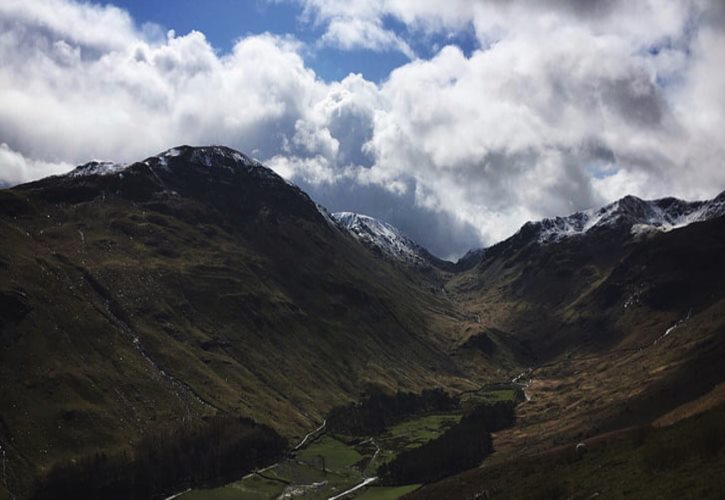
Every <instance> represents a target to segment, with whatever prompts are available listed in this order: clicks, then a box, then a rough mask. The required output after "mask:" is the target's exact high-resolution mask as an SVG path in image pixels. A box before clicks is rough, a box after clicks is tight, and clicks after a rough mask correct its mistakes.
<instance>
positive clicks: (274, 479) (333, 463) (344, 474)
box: [180, 413, 461, 500]
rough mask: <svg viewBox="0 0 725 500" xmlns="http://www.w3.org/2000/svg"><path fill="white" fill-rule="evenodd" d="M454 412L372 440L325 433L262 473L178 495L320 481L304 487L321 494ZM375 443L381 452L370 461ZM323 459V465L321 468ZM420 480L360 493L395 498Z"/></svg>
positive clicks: (231, 498) (417, 440) (235, 496)
mask: <svg viewBox="0 0 725 500" xmlns="http://www.w3.org/2000/svg"><path fill="white" fill-rule="evenodd" d="M460 418H461V416H460V415H459V414H457V413H445V414H432V415H421V416H416V417H412V418H410V419H408V420H405V421H403V422H400V423H398V424H397V425H395V426H393V427H391V428H390V429H389V430H388V431H387V432H386V433H385V434H384V435H382V436H380V437H377V438H375V439H374V441H372V440H370V439H361V438H359V437H351V436H346V437H343V436H334V435H328V434H325V435H323V436H322V437H320V438H319V439H318V440H316V441H314V442H312V443H311V444H309V445H308V446H307V447H305V448H304V449H303V450H301V451H299V452H298V453H297V454H296V456H295V457H294V458H292V459H288V460H285V461H283V462H281V463H280V464H279V465H278V466H276V467H274V468H272V469H268V470H266V471H264V472H263V473H262V475H263V476H264V477H262V476H260V475H259V474H255V475H253V476H250V477H248V478H246V479H243V480H241V481H237V482H235V483H232V484H229V485H227V486H224V487H222V488H216V489H210V490H198V491H192V492H189V493H186V494H184V495H182V496H181V497H180V498H181V499H183V500H202V499H211V500H256V499H262V498H273V497H276V496H279V495H281V494H282V493H283V492H284V490H285V486H286V484H289V485H291V486H292V487H295V486H296V487H301V486H302V487H304V486H303V485H311V484H313V483H322V482H325V483H326V484H325V485H324V486H321V487H318V488H315V489H311V490H309V491H306V492H305V494H304V496H305V498H320V499H325V498H329V497H330V496H333V495H335V494H338V493H340V492H342V491H344V490H346V489H348V488H351V487H353V486H355V485H356V484H358V483H359V482H360V481H362V479H363V474H362V471H363V470H364V471H365V472H366V473H367V474H368V475H372V474H374V471H375V470H376V469H377V467H379V466H380V465H381V464H383V463H385V462H387V461H388V460H392V459H393V458H394V457H395V456H396V455H397V453H399V452H400V451H402V450H404V449H407V448H414V447H416V446H420V445H422V444H424V443H426V442H428V441H430V440H431V439H434V438H436V437H438V436H439V435H440V434H442V433H443V432H444V431H445V430H446V429H447V428H449V427H450V426H452V425H454V424H455V423H457V422H458V421H459V420H460ZM376 444H377V446H379V447H380V453H379V454H378V455H377V458H376V459H375V463H370V460H371V458H372V457H373V456H374V454H375V451H376V450H377V448H376ZM323 464H324V469H323ZM418 486H419V485H408V486H402V487H396V488H386V487H370V488H368V489H367V490H366V491H365V492H363V493H362V494H361V497H362V498H372V499H381V500H383V499H394V498H399V497H400V496H402V495H405V494H406V493H409V492H411V491H413V490H415V489H416V488H417V487H418Z"/></svg>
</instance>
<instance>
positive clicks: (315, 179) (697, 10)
mask: <svg viewBox="0 0 725 500" xmlns="http://www.w3.org/2000/svg"><path fill="white" fill-rule="evenodd" d="M292 1H295V0H292ZM296 1H297V3H299V4H301V5H302V10H301V15H302V18H303V20H306V21H307V24H313V25H314V26H316V27H317V28H319V27H321V28H322V32H323V35H322V39H321V40H320V43H321V44H323V45H325V46H328V47H329V46H333V47H338V48H339V49H340V50H348V49H369V50H374V51H388V50H396V51H400V52H403V53H406V54H407V55H408V56H409V57H410V58H411V60H410V61H409V62H408V63H406V64H403V65H401V66H400V67H398V68H397V69H396V70H394V71H393V72H392V73H391V75H390V76H389V78H387V79H386V80H385V81H383V82H381V83H374V82H370V81H367V80H366V79H365V78H364V77H363V76H361V75H356V74H351V75H349V76H347V77H346V78H344V79H342V80H340V81H333V82H324V81H322V80H321V79H320V78H319V77H318V76H317V75H316V74H315V72H314V71H313V70H312V69H311V68H310V67H309V66H308V64H307V63H306V62H305V59H304V56H303V54H305V53H306V51H308V50H314V47H312V48H310V47H303V46H302V45H301V43H300V42H299V41H298V40H297V39H295V38H294V36H293V35H290V36H278V35H272V34H262V35H254V36H246V37H243V38H241V39H239V40H238V41H237V42H236V44H235V45H234V47H233V49H232V50H230V51H229V52H228V53H224V54H221V53H219V52H217V51H215V50H214V49H213V47H212V46H211V45H210V44H209V42H208V41H207V39H206V37H205V36H204V34H203V33H200V32H195V31H194V32H191V33H186V34H176V33H174V32H173V31H172V32H169V33H162V32H161V30H160V28H159V27H158V26H154V25H146V26H138V25H137V24H136V23H135V22H134V20H133V19H132V18H131V17H130V16H129V14H128V13H126V12H125V11H124V10H122V9H119V8H116V7H113V6H110V5H108V6H96V5H92V4H88V3H81V2H77V1H74V0H38V1H33V2H27V1H19V0H5V1H3V2H2V3H0V61H2V64H0V143H2V146H0V182H1V183H3V184H13V183H18V182H22V181H28V180H32V179H36V178H38V177H41V176H44V175H49V174H53V173H58V172H60V171H62V170H64V169H69V168H71V165H73V164H78V163H83V162H86V161H88V160H90V159H108V160H113V161H119V162H127V161H133V160H138V159H142V158H144V157H145V156H148V155H151V154H154V153H156V152H159V151H162V150H165V149H167V148H169V147H172V146H175V145H178V144H183V143H188V144H226V145H229V146H231V147H235V148H238V149H240V150H243V151H245V152H247V153H249V154H251V155H253V156H255V157H257V158H259V159H260V160H262V161H266V162H267V163H268V164H270V166H272V167H273V168H275V169H276V170H277V171H278V172H280V173H281V174H282V175H284V176H286V177H287V178H290V179H292V180H293V181H295V182H297V183H298V184H300V185H301V186H302V187H303V188H305V189H306V190H308V191H309V192H310V193H311V194H312V196H313V197H314V198H316V199H317V200H318V201H320V202H322V203H323V204H326V205H328V206H329V208H330V209H332V210H356V211H362V212H366V213H369V214H370V215H373V216H378V217H381V218H384V219H385V220H388V221H389V222H391V223H393V224H396V225H398V226H400V227H401V229H402V230H403V231H404V232H407V233H408V234H409V235H410V236H411V237H413V238H415V239H417V240H419V241H420V242H421V243H422V244H424V245H426V246H428V247H430V248H431V250H433V251H434V252H435V253H438V254H439V255H442V256H452V255H458V254H461V253H463V252H464V251H465V250H466V249H467V248H470V247H472V246H477V245H485V244H491V243H494V242H495V241H496V240H498V239H500V238H503V237H506V236H508V235H510V234H512V233H513V232H514V231H515V230H516V229H518V227H519V226H520V225H521V224H522V223H524V222H525V221H526V220H528V219H535V218H540V217H545V216H553V215H561V214H566V213H568V212H572V211H575V210H580V209H584V208H590V207H592V206H596V205H598V204H603V203H605V202H609V201H612V200H613V199H615V198H617V197H620V196H623V195H625V194H635V195H640V196H646V197H657V196H665V195H677V196H682V197H687V198H701V197H708V196H712V195H714V194H717V192H719V191H721V190H722V189H723V188H725V165H723V161H724V160H725V143H724V142H723V141H722V138H721V135H722V132H721V131H722V130H725V92H723V89H725V71H723V69H722V63H721V61H723V60H725V8H724V7H723V6H722V4H721V3H717V2H709V1H706V0H668V1H665V0H638V1H634V2H628V1H624V0H606V1H605V0H594V1H591V2H580V1H575V0H564V1H554V0H543V1H533V0H514V1H511V2H500V1H496V0H490V1H488V0H478V1H469V0H449V1H448V2H438V1H433V0H417V1H413V0H348V1H345V2H343V1H339V0H296ZM391 19H393V20H394V21H395V23H392V24H391V23H390V22H389V21H390V20H391ZM303 24H304V23H303ZM393 24H394V25H395V26H397V27H398V28H397V29H392V28H391V27H390V26H391V25H393ZM400 26H402V27H403V29H400ZM471 28H472V30H471ZM460 30H471V31H472V32H474V33H475V36H476V40H477V46H476V47H474V48H473V50H470V51H467V52H464V51H462V50H461V49H459V48H458V47H456V46H454V45H449V46H443V47H442V48H440V49H439V50H438V49H436V50H435V51H434V52H435V54H434V55H433V57H431V58H429V59H419V58H416V54H415V53H414V51H413V49H411V47H412V46H420V45H415V44H414V43H413V42H414V41H415V42H416V43H418V44H420V43H426V42H425V41H426V40H433V39H435V40H437V41H438V42H440V40H442V39H446V37H447V35H448V34H451V33H456V32H458V31H460ZM438 42H436V43H438Z"/></svg>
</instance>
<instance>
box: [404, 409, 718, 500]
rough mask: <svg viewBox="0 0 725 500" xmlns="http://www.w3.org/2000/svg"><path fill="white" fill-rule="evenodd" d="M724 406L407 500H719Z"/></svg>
mask: <svg viewBox="0 0 725 500" xmlns="http://www.w3.org/2000/svg"><path fill="white" fill-rule="evenodd" d="M724 436H725V406H720V407H719V408H716V409H715V410H711V411H708V412H707V413H705V414H701V415H697V416H695V417H692V418H689V419H687V420H684V421H681V422H679V423H677V424H675V425H672V426H671V427H666V428H654V429H649V430H648V431H647V432H646V433H644V434H643V433H642V431H641V430H640V429H635V430H632V431H622V432H620V433H618V434H613V435H610V436H608V437H606V438H605V437H603V438H599V439H592V440H591V441H588V442H587V443H588V445H587V448H588V451H587V452H586V453H585V454H584V456H583V457H577V455H576V453H575V452H574V444H572V445H571V446H565V447H561V448H557V449H554V450H551V451H549V452H546V453H543V454H541V455H537V456H533V457H523V458H516V459H512V460H509V461H507V462H505V463H500V464H497V465H493V466H488V467H484V468H482V469H474V470H471V471H468V472H465V473H463V474H460V475H458V476H454V477H451V478H448V479H446V480H443V481H441V482H440V483H437V484H433V485H430V486H429V487H426V488H422V489H421V490H419V491H416V492H414V493H413V495H412V498H438V497H440V495H443V494H447V495H450V496H453V497H461V498H465V497H471V496H473V495H475V494H476V493H477V492H480V491H484V490H488V491H495V492H497V496H496V498H530V499H544V498H570V497H575V498H591V497H592V496H594V495H597V496H599V497H600V498H624V497H627V498H645V499H648V498H653V499H654V498H693V499H696V498H697V499H699V498H721V496H719V495H722V492H723V491H725V439H724Z"/></svg>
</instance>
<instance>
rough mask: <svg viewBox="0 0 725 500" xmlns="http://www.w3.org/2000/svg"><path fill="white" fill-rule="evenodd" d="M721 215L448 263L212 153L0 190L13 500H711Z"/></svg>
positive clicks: (587, 230)
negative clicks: (68, 491)
mask: <svg viewBox="0 0 725 500" xmlns="http://www.w3.org/2000/svg"><path fill="white" fill-rule="evenodd" d="M724 215H725V195H723V194H721V195H720V196H718V197H716V198H714V199H712V200H708V201H703V202H683V201H681V200H674V199H664V200H655V201H644V200H639V199H637V198H634V197H627V198H624V199H622V200H620V201H618V202H616V203H614V204H611V205H609V206H607V207H603V208H602V209H598V210H591V211H588V212H586V213H579V214H573V215H571V216H568V217H560V218H556V219H546V220H544V221H540V222H535V223H529V224H526V225H525V226H523V227H522V228H521V230H520V231H519V232H517V233H516V234H515V235H513V236H512V237H511V238H508V239H506V240H504V241H502V242H500V243H498V244H496V245H493V246H491V247H489V248H486V249H480V250H478V251H475V252H471V253H469V254H467V255H466V256H465V257H464V258H462V259H461V260H459V261H458V262H457V263H451V262H445V261H441V260H440V259H437V258H436V257H433V256H432V255H430V254H429V253H428V252H427V251H426V250H425V249H423V248H422V247H420V246H419V245H417V244H416V243H415V242H413V241H412V240H410V239H408V238H407V237H405V236H404V235H402V233H400V232H399V231H398V230H397V229H395V228H393V227H392V226H390V225H388V224H385V223H382V222H380V221H375V220H374V219H372V218H370V217H363V216H359V215H357V214H332V215H330V214H329V213H327V211H326V210H325V209H324V208H323V207H320V206H318V205H317V204H316V203H315V202H313V201H312V200H311V199H310V198H309V197H308V196H307V195H306V194H305V193H304V192H302V191H301V190H300V189H299V188H297V187H295V186H294V185H291V184H289V183H287V182H286V181H284V180H283V179H282V178H280V177H279V176H277V175H276V174H274V173H273V172H272V171H271V170H269V169H267V168H266V167H264V166H263V165H261V164H259V163H258V162H256V161H254V160H252V159H250V158H249V157H247V156H245V155H243V154H242V153H239V152H236V151H234V150H231V149H228V148H223V147H204V148H193V147H189V146H181V147H178V148H174V149H172V150H169V151H166V152H164V153H161V154H159V155H156V156H153V157H150V158H147V159H146V160H143V161H140V162H136V163H133V164H129V165H124V166H119V165H112V164H99V163H98V162H92V163H89V164H87V165H82V166H80V167H78V168H77V169H75V170H74V171H72V172H71V173H70V174H68V175H64V176H56V177H49V178H46V179H43V180H40V181H37V182H34V183H30V184H24V185H20V186H17V187H15V188H13V189H9V190H2V191H0V230H1V231H2V236H3V237H2V238H1V239H0V271H1V272H0V381H1V382H2V383H1V384H0V405H1V406H0V451H1V452H2V469H1V470H0V473H1V474H2V476H1V478H2V481H1V483H2V484H1V485H0V498H2V499H3V500H5V498H63V497H64V496H63V495H64V494H65V493H64V492H63V490H62V488H60V487H58V486H55V485H65V486H67V487H68V488H70V487H73V488H79V490H78V492H79V493H78V495H77V496H78V497H83V496H86V497H93V496H96V497H98V496H99V495H100V496H103V497H104V498H115V497H114V495H116V496H117V497H119V498H150V497H152V498H164V497H168V496H169V495H172V494H179V493H181V494H180V495H179V496H177V497H176V498H181V499H184V500H196V499H200V498H211V499H229V500H232V499H237V498H239V499H252V498H254V499H256V498H295V497H306V498H335V497H338V498H343V497H344V498H353V497H357V498H369V499H376V498H377V499H381V498H398V497H400V496H406V497H408V498H559V497H574V498H579V497H581V495H584V494H585V493H586V495H594V494H595V493H598V494H603V492H607V493H609V494H610V495H613V496H617V495H621V494H624V493H623V492H625V493H626V492H628V493H631V494H635V493H636V494H637V495H638V496H642V497H647V496H648V495H649V496H652V497H657V496H658V492H661V490H660V489H658V488H660V486H657V485H655V484H654V483H652V485H651V486H648V480H645V479H644V478H645V477H647V478H649V477H657V478H659V477H660V475H665V474H666V475H667V479H666V481H664V480H663V481H660V482H659V483H658V484H660V483H661V484H665V485H667V486H666V487H667V488H673V489H674V490H677V489H678V488H679V489H680V490H682V491H686V492H687V495H684V494H683V495H684V496H688V495H689V493H690V492H691V493H692V494H693V496H694V495H695V494H700V495H704V496H707V494H708V491H709V492H712V491H714V490H713V489H712V488H717V486H718V485H721V481H722V479H721V478H722V477H725V475H720V476H718V475H717V473H716V472H717V471H720V470H722V469H721V468H722V465H723V462H724V460H723V447H722V446H721V445H720V444H718V443H721V442H722V440H721V436H722V432H721V426H720V425H718V424H717V423H718V422H721V421H722V420H721V418H720V417H721V416H722V408H723V404H725V392H724V391H723V390H722V387H723V384H725V368H724V366H725V365H723V363H722V360H723V359H725V288H724V287H725V285H724V284H725V261H723V259H722V255H725V217H724ZM502 405H503V406H502ZM507 405H510V407H509V406H507ZM504 407H506V408H510V411H511V422H509V421H508V420H507V418H508V417H507V418H504V417H501V416H500V415H498V414H497V413H496V412H497V411H499V410H496V408H499V409H500V408H504ZM507 411H508V410H507ZM491 412H493V413H491ZM491 414H494V415H498V416H496V417H495V418H494V417H491ZM499 418H500V419H502V420H501V421H499V420H498V419H499ZM504 420H505V421H506V425H502V423H501V422H502V421H504ZM514 420H515V422H514ZM700 421H702V422H705V423H706V425H705V424H703V426H702V428H700V426H699V425H698V424H697V422H700ZM688 436H693V439H695V440H697V439H699V440H700V441H702V442H703V443H708V442H711V443H713V444H712V445H708V444H700V445H698V447H694V449H693V451H692V453H688V454H683V455H682V460H679V459H678V458H677V456H674V457H670V458H667V459H666V460H665V459H663V460H665V462H666V463H658V462H657V460H656V458H653V457H655V456H657V455H658V453H659V452H658V451H657V450H660V451H661V450H662V449H665V450H669V451H667V453H669V455H673V453H671V450H672V449H673V448H675V447H680V446H683V443H686V442H687V439H688ZM698 436H700V437H698ZM703 436H704V437H703ZM450 443H455V446H454V445H451V444H450ZM580 443H581V444H582V445H583V447H584V448H585V449H586V450H587V451H586V454H583V455H581V456H579V455H578V454H577V451H576V450H577V446H578V445H579V444H580ZM242 450H244V451H243V452H242ZM580 450H581V447H580ZM452 451H455V452H456V453H452ZM449 453H450V454H449ZM667 453H665V455H667ZM239 456H243V457H244V459H243V460H241V459H239V458H238V457H239ZM230 457H232V458H230ZM233 457H237V458H233ZM449 467H450V468H449ZM602 467H606V468H607V470H608V471H610V472H611V474H610V475H603V476H601V478H600V477H599V476H598V475H597V472H596V471H598V470H599V469H601V468H602ZM520 470H525V471H527V472H526V473H525V474H521V473H520ZM693 470H696V471H697V472H693ZM88 477H92V478H94V479H93V480H92V481H91V480H88V479H87V478H88ZM551 477H557V478H564V479H561V480H557V481H553V480H552V481H553V482H551V484H549V483H548V482H547V481H548V480H549V478H551ZM84 478H86V479H84ZM607 478H608V479H607ZM697 478H700V481H699V483H698V484H697V485H696V486H694V487H692V488H691V489H686V488H688V487H689V486H686V485H691V483H692V482H693V481H696V480H697ZM718 478H719V479H718ZM607 481H609V482H611V483H616V484H618V485H619V486H617V488H619V487H620V486H621V488H622V489H617V488H615V487H610V486H611V485H608V484H607ZM537 484H542V485H544V486H545V487H543V486H542V488H537V487H536V485H537ZM68 485H71V486H68ZM121 485H123V488H128V491H125V490H123V488H122V487H121ZM661 487H662V488H664V487H665V486H661ZM83 488H85V489H83ZM90 488H96V489H95V490H92V491H91V489H90ZM708 488H710V489H709V490H708ZM674 490H673V491H674ZM582 492H584V493H582ZM477 495H478V496H477ZM547 495H548V496H547Z"/></svg>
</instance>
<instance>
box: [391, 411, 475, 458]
mask: <svg viewBox="0 0 725 500" xmlns="http://www.w3.org/2000/svg"><path fill="white" fill-rule="evenodd" d="M460 419H461V415H459V414H455V413H445V414H436V415H426V416H422V417H415V418H412V419H409V420H405V421H403V422H401V423H399V424H397V425H394V426H393V427H391V428H390V429H389V430H388V431H387V432H386V433H385V434H383V436H382V437H381V438H380V444H381V447H384V448H388V449H392V450H393V451H402V450H404V449H410V448H417V447H418V446H421V445H423V444H425V443H427V442H428V441H431V440H433V439H435V438H437V437H438V436H440V435H441V434H443V432H444V431H445V430H446V429H448V428H449V427H451V426H453V425H455V424H457V423H458V421H459V420H460Z"/></svg>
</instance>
